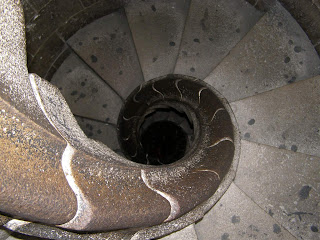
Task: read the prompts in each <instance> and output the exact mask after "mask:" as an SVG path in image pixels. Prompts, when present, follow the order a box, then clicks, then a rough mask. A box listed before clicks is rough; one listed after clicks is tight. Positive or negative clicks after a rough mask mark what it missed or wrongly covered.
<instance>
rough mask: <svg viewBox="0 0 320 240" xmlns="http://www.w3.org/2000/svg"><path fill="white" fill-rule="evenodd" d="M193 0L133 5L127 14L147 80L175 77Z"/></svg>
mask: <svg viewBox="0 0 320 240" xmlns="http://www.w3.org/2000/svg"><path fill="white" fill-rule="evenodd" d="M189 2H190V0H174V1H166V0H160V1H159V0H147V1H135V2H130V3H129V4H128V5H127V6H126V14H127V17H128V22H129V26H130V29H131V32H132V36H133V39H134V43H135V46H136V49H137V53H138V56H139V60H140V64H141V68H142V71H143V74H144V79H145V80H146V81H147V80H150V79H153V78H156V77H159V76H163V75H166V74H169V73H173V70H174V66H175V62H176V60H177V56H178V52H179V46H180V41H181V35H182V32H183V29H184V24H185V19H186V16H187V13H188V8H189Z"/></svg>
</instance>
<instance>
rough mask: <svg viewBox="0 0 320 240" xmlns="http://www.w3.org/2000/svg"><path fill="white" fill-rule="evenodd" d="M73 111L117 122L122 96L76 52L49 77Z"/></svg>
mask: <svg viewBox="0 0 320 240" xmlns="http://www.w3.org/2000/svg"><path fill="white" fill-rule="evenodd" d="M51 83H52V84H54V85H55V86H57V87H58V88H59V89H60V91H61V93H62V95H63V96H64V98H65V99H66V101H67V103H68V105H69V107H70V109H71V111H72V113H73V114H76V115H80V116H83V117H88V118H92V119H97V120H100V121H103V122H110V123H114V124H115V123H116V122H117V118H118V114H119V112H120V108H121V106H122V100H121V98H120V97H119V96H118V95H117V94H116V93H115V92H114V91H113V90H112V89H111V88H110V87H109V86H108V85H107V84H106V83H105V82H104V81H103V80H102V79H101V78H99V76H97V75H96V74H95V73H94V72H93V71H92V70H91V69H90V68H89V67H88V66H87V65H86V64H85V63H84V62H83V61H81V59H80V58H78V57H77V56H76V55H75V54H70V55H69V57H68V58H67V59H66V60H65V61H64V62H63V63H62V65H61V66H60V68H59V69H58V70H57V71H56V73H55V74H54V76H53V77H52V80H51Z"/></svg>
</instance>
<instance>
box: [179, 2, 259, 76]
mask: <svg viewBox="0 0 320 240" xmlns="http://www.w3.org/2000/svg"><path fill="white" fill-rule="evenodd" d="M230 9H236V11H234V10H230ZM261 16H262V14H261V13H260V12H259V11H257V10H256V9H255V8H254V7H253V6H251V5H250V4H249V3H247V2H246V1H243V0H238V1H234V0H192V1H191V5H190V10H189V14H188V18H187V21H186V25H185V30H184V33H183V36H182V41H181V46H180V52H179V57H178V60H177V63H176V66H175V70H174V73H178V74H186V75H191V76H195V77H197V78H200V79H204V78H205V77H206V76H207V75H208V74H209V73H210V72H211V71H212V70H213V69H214V68H215V67H216V66H217V65H218V64H219V63H220V61H221V60H222V59H223V58H224V57H225V56H226V55H227V54H228V53H229V51H230V50H231V49H232V48H233V47H234V46H235V45H236V44H237V43H238V42H239V41H240V40H241V38H243V36H244V35H245V34H246V33H247V32H248V31H249V30H250V29H251V28H252V27H253V26H254V24H255V23H256V22H257V21H258V20H259V18H260V17H261Z"/></svg>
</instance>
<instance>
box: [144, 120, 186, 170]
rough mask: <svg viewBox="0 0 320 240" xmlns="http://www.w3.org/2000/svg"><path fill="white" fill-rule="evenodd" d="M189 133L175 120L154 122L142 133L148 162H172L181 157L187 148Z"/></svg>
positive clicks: (159, 163)
mask: <svg viewBox="0 0 320 240" xmlns="http://www.w3.org/2000/svg"><path fill="white" fill-rule="evenodd" d="M187 142H188V139H187V134H186V133H185V131H184V130H183V129H182V128H181V127H180V126H178V125H177V124H176V123H174V122H170V121H159V122H154V123H152V124H151V125H150V126H149V127H147V129H146V130H145V131H144V132H143V133H142V135H141V144H142V147H143V149H144V151H145V154H146V161H147V164H150V165H162V164H170V163H173V162H175V161H177V160H179V159H181V158H182V157H183V156H184V154H185V152H186V148H187Z"/></svg>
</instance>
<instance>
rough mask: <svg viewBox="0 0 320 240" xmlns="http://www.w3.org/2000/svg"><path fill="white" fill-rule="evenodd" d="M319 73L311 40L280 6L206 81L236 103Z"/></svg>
mask: <svg viewBox="0 0 320 240" xmlns="http://www.w3.org/2000/svg"><path fill="white" fill-rule="evenodd" d="M319 73H320V59H319V56H318V54H317V52H316V50H315V49H314V47H313V45H312V43H311V42H310V40H309V38H308V37H307V35H306V34H305V33H304V32H303V30H302V29H301V27H300V26H299V25H298V23H297V22H296V21H295V20H294V19H293V18H292V17H291V15H290V14H289V13H288V12H287V11H286V10H285V9H284V8H283V7H282V6H281V5H280V4H276V5H275V7H274V8H273V9H272V10H271V11H270V12H268V13H266V14H265V15H264V16H263V17H262V18H261V20H260V21H259V22H258V23H257V24H256V25H255V26H254V27H253V28H252V30H251V31H250V32H249V33H248V34H247V35H246V36H245V37H244V38H243V39H242V40H241V41H240V42H239V43H238V44H237V45H236V46H235V47H234V48H233V49H232V50H231V51H230V54H229V55H228V56H227V57H226V58H225V59H224V60H223V61H222V62H221V63H220V64H219V66H217V68H215V69H214V70H213V72H212V73H211V74H210V75H209V76H208V77H207V78H206V79H205V81H206V82H207V83H209V84H211V85H212V86H213V87H214V88H216V89H217V90H218V91H219V92H221V93H222V94H223V95H224V96H225V97H226V98H227V99H228V100H229V102H233V101H236V100H239V99H242V98H245V97H249V96H252V95H255V94H257V93H261V92H265V91H268V90H272V89H274V88H278V87H281V86H284V85H287V84H290V83H293V82H297V81H300V80H303V79H307V78H310V77H313V76H316V75H318V74H319Z"/></svg>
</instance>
